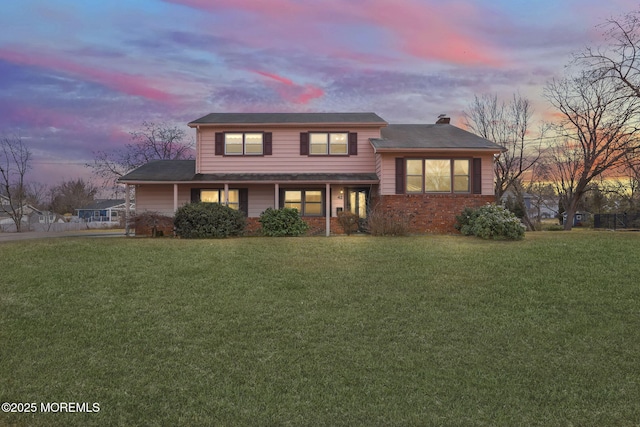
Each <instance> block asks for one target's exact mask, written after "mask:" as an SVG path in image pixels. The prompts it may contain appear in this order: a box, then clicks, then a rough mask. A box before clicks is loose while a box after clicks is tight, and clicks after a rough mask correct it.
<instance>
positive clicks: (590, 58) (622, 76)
mask: <svg viewBox="0 0 640 427" xmlns="http://www.w3.org/2000/svg"><path fill="white" fill-rule="evenodd" d="M600 28H602V29H603V31H604V33H603V35H604V42H605V43H604V45H603V46H598V47H587V48H585V49H584V50H583V51H582V52H580V53H578V54H576V55H575V62H576V63H578V64H579V65H583V66H585V68H586V69H587V70H589V73H590V76H591V78H593V79H594V80H611V81H612V82H613V84H614V85H615V87H616V90H618V91H619V92H621V93H624V94H626V95H627V96H633V97H640V11H635V12H630V13H628V14H626V15H623V16H622V17H620V18H611V19H607V20H606V21H604V23H602V24H601V25H600Z"/></svg>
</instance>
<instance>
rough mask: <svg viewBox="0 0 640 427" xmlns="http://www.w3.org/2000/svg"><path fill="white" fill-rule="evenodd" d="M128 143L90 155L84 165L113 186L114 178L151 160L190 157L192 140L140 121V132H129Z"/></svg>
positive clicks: (163, 125) (168, 128)
mask: <svg viewBox="0 0 640 427" xmlns="http://www.w3.org/2000/svg"><path fill="white" fill-rule="evenodd" d="M131 140H132V142H131V143H129V144H126V145H125V148H124V149H121V150H115V151H110V152H107V151H98V152H96V153H94V154H95V158H94V161H93V163H90V164H88V165H87V166H88V167H90V168H92V169H93V172H94V174H95V175H97V176H98V177H100V178H101V179H102V180H103V181H104V183H105V185H107V186H109V187H111V186H114V185H115V184H116V181H117V179H118V178H120V177H121V176H123V175H125V174H126V173H128V172H130V171H131V170H133V169H135V168H137V167H139V166H142V165H143V164H145V163H148V162H150V161H152V160H168V159H191V158H193V146H194V143H193V141H190V140H187V134H186V132H185V131H184V130H182V129H179V128H178V127H176V126H170V125H168V124H166V123H153V122H142V129H141V130H139V131H135V132H131Z"/></svg>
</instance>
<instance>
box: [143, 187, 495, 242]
mask: <svg viewBox="0 0 640 427" xmlns="http://www.w3.org/2000/svg"><path fill="white" fill-rule="evenodd" d="M494 201H495V198H494V196H482V195H476V194H454V195H452V194H399V195H385V196H377V197H376V198H375V200H374V201H373V203H372V205H373V206H375V209H376V211H378V212H382V213H383V214H384V215H396V216H397V215H402V216H403V217H404V216H408V217H409V228H410V230H409V232H410V233H417V234H423V233H457V232H458V231H457V230H456V229H455V227H454V224H455V222H456V215H460V213H461V212H462V210H463V209H464V208H465V207H480V206H483V205H485V204H487V203H492V202H494ZM303 219H304V221H305V222H306V223H307V224H309V226H310V229H309V231H308V232H307V235H310V236H316V235H321V236H323V235H324V234H325V224H326V218H325V217H303ZM260 228H261V224H260V222H259V218H247V227H246V229H245V231H246V233H245V235H248V236H255V235H259V234H260ZM158 229H159V230H161V231H162V232H163V234H164V236H173V226H167V227H159V228H158ZM331 234H344V230H343V229H342V227H341V226H340V224H339V222H338V218H335V217H332V218H331ZM136 235H137V236H150V235H151V228H150V227H146V226H140V225H138V227H137V228H136Z"/></svg>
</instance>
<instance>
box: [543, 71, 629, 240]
mask: <svg viewBox="0 0 640 427" xmlns="http://www.w3.org/2000/svg"><path fill="white" fill-rule="evenodd" d="M617 89H618V85H617V84H616V83H615V81H613V80H609V79H598V80H594V79H593V76H592V73H591V72H590V71H589V70H587V71H583V72H582V73H580V74H579V75H578V76H575V77H567V78H564V79H561V80H553V81H552V82H550V83H549V84H548V85H547V87H546V88H545V91H544V94H545V97H546V98H547V99H548V100H549V102H551V104H552V105H553V106H554V107H555V108H556V109H557V110H558V111H559V112H560V113H561V116H562V120H561V121H560V122H559V123H558V124H557V126H556V131H557V134H558V139H557V140H556V141H555V142H554V143H552V144H551V146H550V148H549V150H548V157H547V159H546V160H547V161H548V173H549V179H551V181H552V183H553V185H554V186H555V187H556V191H557V193H558V194H559V196H560V200H561V203H562V204H563V206H564V208H565V211H566V214H567V221H565V223H564V229H565V230H570V229H571V228H572V223H573V216H574V214H575V212H576V210H577V207H578V204H579V203H580V200H581V199H582V197H583V196H584V194H585V192H586V191H587V189H588V186H589V184H590V183H591V182H592V181H593V180H594V179H595V178H597V177H600V176H602V175H603V174H605V173H606V172H608V171H612V170H615V169H616V168H618V167H620V166H621V165H622V164H623V163H624V161H625V158H626V157H627V155H628V154H629V153H632V152H635V151H636V150H637V149H638V143H639V142H638V132H639V128H638V127H637V115H638V114H639V113H640V98H638V97H628V96H625V95H624V94H620V93H619V92H618V90H617Z"/></svg>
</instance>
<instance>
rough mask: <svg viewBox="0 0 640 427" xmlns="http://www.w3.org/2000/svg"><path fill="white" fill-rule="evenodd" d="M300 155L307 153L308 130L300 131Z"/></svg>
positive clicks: (306, 154)
mask: <svg viewBox="0 0 640 427" xmlns="http://www.w3.org/2000/svg"><path fill="white" fill-rule="evenodd" d="M300 155H301V156H308V155H309V132H300Z"/></svg>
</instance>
